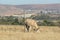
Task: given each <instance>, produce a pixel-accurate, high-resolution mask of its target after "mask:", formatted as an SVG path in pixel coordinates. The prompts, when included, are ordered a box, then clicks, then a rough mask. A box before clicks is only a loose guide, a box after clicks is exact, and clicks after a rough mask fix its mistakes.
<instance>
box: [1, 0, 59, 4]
mask: <svg viewBox="0 0 60 40" xmlns="http://www.w3.org/2000/svg"><path fill="white" fill-rule="evenodd" d="M0 4H4V5H26V4H60V0H30V1H29V0H0Z"/></svg>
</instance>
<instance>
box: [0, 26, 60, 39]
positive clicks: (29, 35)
mask: <svg viewBox="0 0 60 40" xmlns="http://www.w3.org/2000/svg"><path fill="white" fill-rule="evenodd" d="M0 40H60V28H59V27H57V26H56V27H54V26H53V27H52V26H50V27H48V26H40V29H39V32H33V31H31V32H24V26H20V25H0Z"/></svg>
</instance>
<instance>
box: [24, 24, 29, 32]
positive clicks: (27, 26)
mask: <svg viewBox="0 0 60 40" xmlns="http://www.w3.org/2000/svg"><path fill="white" fill-rule="evenodd" d="M25 25H26V30H27V31H28V32H29V28H30V26H29V25H27V24H25Z"/></svg>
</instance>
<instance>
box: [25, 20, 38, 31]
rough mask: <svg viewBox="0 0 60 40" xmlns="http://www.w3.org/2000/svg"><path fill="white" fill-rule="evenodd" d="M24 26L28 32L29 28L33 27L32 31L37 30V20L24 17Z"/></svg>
mask: <svg viewBox="0 0 60 40" xmlns="http://www.w3.org/2000/svg"><path fill="white" fill-rule="evenodd" d="M25 26H26V27H25V28H26V29H27V31H28V32H29V31H30V28H31V29H33V30H34V31H37V30H38V29H39V27H38V25H37V22H36V21H35V20H33V19H26V20H25Z"/></svg>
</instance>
